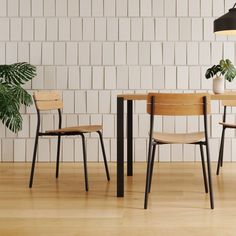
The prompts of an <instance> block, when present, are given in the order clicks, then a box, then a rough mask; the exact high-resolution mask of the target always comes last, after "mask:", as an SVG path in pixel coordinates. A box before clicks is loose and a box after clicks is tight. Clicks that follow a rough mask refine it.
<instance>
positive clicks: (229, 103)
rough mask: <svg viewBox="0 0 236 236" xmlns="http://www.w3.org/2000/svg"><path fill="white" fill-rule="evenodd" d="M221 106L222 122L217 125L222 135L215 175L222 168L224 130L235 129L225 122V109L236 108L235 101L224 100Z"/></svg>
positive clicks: (234, 126) (232, 125) (234, 125)
mask: <svg viewBox="0 0 236 236" xmlns="http://www.w3.org/2000/svg"><path fill="white" fill-rule="evenodd" d="M222 105H223V106H224V112H223V120H222V122H220V123H219V124H220V125H222V134H221V141H220V151H219V158H218V164H217V170H216V174H217V175H219V172H220V167H222V166H223V154H224V140H225V130H226V129H227V128H229V129H236V124H231V123H227V122H226V111H227V107H236V100H225V101H222Z"/></svg>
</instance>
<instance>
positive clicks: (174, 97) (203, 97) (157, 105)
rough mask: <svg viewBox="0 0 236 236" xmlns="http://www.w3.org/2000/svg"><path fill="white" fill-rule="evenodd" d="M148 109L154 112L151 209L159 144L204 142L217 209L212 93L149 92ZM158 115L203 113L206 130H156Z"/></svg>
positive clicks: (149, 169) (149, 165)
mask: <svg viewBox="0 0 236 236" xmlns="http://www.w3.org/2000/svg"><path fill="white" fill-rule="evenodd" d="M147 113H148V114H150V131H149V147H148V163H147V173H146V188H145V200H144V208H145V209H147V206H148V195H149V193H150V190H151V182H152V173H153V166H154V158H155V151H156V145H164V144H194V145H199V146H200V152H201V161H202V170H203V178H204V186H205V192H206V193H208V184H209V192H210V205H211V208H212V209H213V208H214V200H213V190H212V181H211V166H210V154H209V142H208V131H207V114H209V113H210V104H209V102H208V94H193V93H191V94H170V93H149V94H148V98H147ZM155 115H161V116H192V115H195V116H196V115H197V116H200V115H201V116H203V118H204V132H196V133H184V134H178V133H174V134H172V133H161V132H154V131H153V126H154V116H155ZM203 145H204V146H206V154H207V167H208V168H207V169H208V181H207V175H206V170H205V161H204V153H203Z"/></svg>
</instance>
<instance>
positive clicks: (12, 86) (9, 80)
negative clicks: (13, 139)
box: [0, 62, 36, 133]
mask: <svg viewBox="0 0 236 236" xmlns="http://www.w3.org/2000/svg"><path fill="white" fill-rule="evenodd" d="M35 75H36V67H35V66H33V65H30V64H28V63H26V62H21V63H15V64H12V65H0V120H1V121H2V123H3V124H4V125H5V126H6V127H7V128H9V129H10V130H11V131H12V132H15V133H16V132H18V131H20V130H21V129H22V116H21V114H20V106H21V104H23V105H26V106H29V105H31V104H32V103H33V101H32V98H31V95H30V94H29V93H28V92H27V91H26V90H25V89H24V88H23V87H22V85H24V84H25V83H26V82H27V81H30V80H31V79H32V78H34V77H35Z"/></svg>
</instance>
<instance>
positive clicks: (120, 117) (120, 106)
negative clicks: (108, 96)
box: [117, 97, 124, 197]
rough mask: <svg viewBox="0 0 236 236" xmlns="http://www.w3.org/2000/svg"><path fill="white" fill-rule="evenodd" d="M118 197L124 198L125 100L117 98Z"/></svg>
mask: <svg viewBox="0 0 236 236" xmlns="http://www.w3.org/2000/svg"><path fill="white" fill-rule="evenodd" d="M117 197H124V99H123V98H122V97H118V98H117Z"/></svg>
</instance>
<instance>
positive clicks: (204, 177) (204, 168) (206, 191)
mask: <svg viewBox="0 0 236 236" xmlns="http://www.w3.org/2000/svg"><path fill="white" fill-rule="evenodd" d="M199 146H200V152H201V162H202V174H203V179H204V187H205V193H208V182H207V174H206V167H205V158H204V152H203V147H202V144H201V143H200V144H199Z"/></svg>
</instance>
